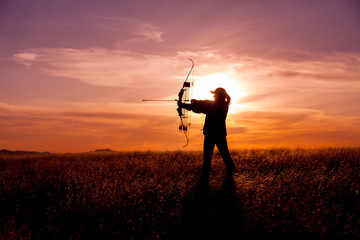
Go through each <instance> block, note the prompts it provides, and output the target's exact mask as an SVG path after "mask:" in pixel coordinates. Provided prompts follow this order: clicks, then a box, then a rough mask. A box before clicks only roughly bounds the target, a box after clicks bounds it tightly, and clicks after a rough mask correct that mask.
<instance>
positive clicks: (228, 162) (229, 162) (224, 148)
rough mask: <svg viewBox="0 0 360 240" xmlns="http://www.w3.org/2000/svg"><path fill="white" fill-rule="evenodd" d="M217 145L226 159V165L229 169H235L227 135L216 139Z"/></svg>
mask: <svg viewBox="0 0 360 240" xmlns="http://www.w3.org/2000/svg"><path fill="white" fill-rule="evenodd" d="M216 146H217V148H218V149H219V152H220V154H221V157H222V159H223V160H224V163H225V166H226V168H227V169H228V170H234V169H235V164H234V162H233V160H232V158H231V156H230V153H229V148H228V144H227V140H226V137H221V138H218V139H217V140H216Z"/></svg>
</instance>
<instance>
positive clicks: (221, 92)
mask: <svg viewBox="0 0 360 240" xmlns="http://www.w3.org/2000/svg"><path fill="white" fill-rule="evenodd" d="M211 93H213V94H214V99H215V101H216V102H217V101H224V102H226V103H227V104H228V105H229V104H230V102H231V98H230V96H229V94H228V93H227V92H226V90H225V89H224V88H221V87H219V88H216V89H215V90H214V91H211Z"/></svg>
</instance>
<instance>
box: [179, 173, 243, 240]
mask: <svg viewBox="0 0 360 240" xmlns="http://www.w3.org/2000/svg"><path fill="white" fill-rule="evenodd" d="M183 214H184V216H183V221H182V224H181V229H180V231H179V234H178V239H216V238H217V239H230V238H231V239H233V238H236V239H241V236H242V235H243V225H244V224H243V214H242V203H241V202H240V200H239V197H237V196H236V186H235V182H234V176H233V175H232V174H230V173H229V174H226V176H225V177H224V180H223V183H222V187H221V189H220V190H217V191H211V190H210V188H209V175H208V174H205V173H201V174H200V176H199V179H198V181H197V184H196V186H195V187H194V189H193V190H192V192H191V193H190V194H189V195H188V197H187V198H185V199H184V201H183Z"/></svg>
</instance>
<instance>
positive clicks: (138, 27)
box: [92, 16, 164, 42]
mask: <svg viewBox="0 0 360 240" xmlns="http://www.w3.org/2000/svg"><path fill="white" fill-rule="evenodd" d="M92 17H93V19H94V20H95V25H96V26H97V27H99V28H102V29H104V30H107V31H111V32H114V33H115V34H119V37H120V36H121V41H131V42H144V41H153V42H162V41H164V39H163V34H164V32H163V31H162V30H161V29H160V28H159V27H157V26H155V25H154V24H151V23H149V22H145V21H142V20H140V19H135V18H125V17H117V16H92Z"/></svg>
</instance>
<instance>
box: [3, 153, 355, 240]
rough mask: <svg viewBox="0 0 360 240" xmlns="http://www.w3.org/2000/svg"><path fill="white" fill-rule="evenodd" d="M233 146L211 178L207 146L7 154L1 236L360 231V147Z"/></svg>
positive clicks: (325, 235)
mask: <svg viewBox="0 0 360 240" xmlns="http://www.w3.org/2000/svg"><path fill="white" fill-rule="evenodd" d="M231 154H232V156H233V159H234V162H235V163H236V165H237V171H236V172H235V173H234V174H232V175H230V174H226V171H225V168H224V164H223V162H222V160H221V158H220V156H219V155H218V154H215V156H214V159H213V165H212V171H211V174H210V176H209V178H207V177H206V176H203V175H202V174H201V165H202V153H201V152H127V153H120V152H92V153H81V154H50V153H44V154H36V153H32V154H26V153H22V154H21V153H19V154H2V155H0V206H1V207H0V238H1V239H89V238H93V239H191V238H195V237H199V236H203V237H204V238H212V237H216V236H222V239H226V237H228V236H232V237H233V238H234V239H244V237H245V236H246V237H256V238H268V237H270V236H276V237H279V238H285V239H286V238H289V237H291V238H293V237H297V238H298V239H303V238H306V239H309V238H314V239H340V238H343V237H347V238H350V239H356V238H358V236H359V235H360V196H359V190H360V182H359V173H360V148H326V149H312V150H304V149H295V150H289V149H271V150H262V149H254V150H238V151H232V152H231ZM198 239H200V238H198ZM245 239H246V238H245Z"/></svg>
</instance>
